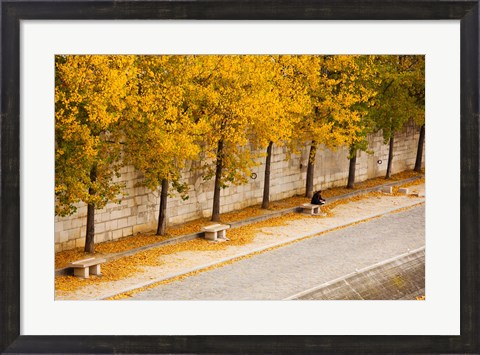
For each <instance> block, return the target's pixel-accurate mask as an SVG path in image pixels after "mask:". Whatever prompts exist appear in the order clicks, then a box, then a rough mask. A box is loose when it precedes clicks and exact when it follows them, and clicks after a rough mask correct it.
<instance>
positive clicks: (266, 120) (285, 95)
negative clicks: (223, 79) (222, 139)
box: [250, 55, 308, 209]
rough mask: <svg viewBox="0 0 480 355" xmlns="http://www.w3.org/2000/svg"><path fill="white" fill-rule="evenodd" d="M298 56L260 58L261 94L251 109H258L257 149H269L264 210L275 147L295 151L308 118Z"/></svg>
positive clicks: (254, 134)
mask: <svg viewBox="0 0 480 355" xmlns="http://www.w3.org/2000/svg"><path fill="white" fill-rule="evenodd" d="M298 60H299V57H298V56H291V55H276V56H258V57H256V69H255V72H256V81H257V91H256V92H255V93H254V94H253V95H251V96H250V99H251V101H253V102H251V104H250V105H251V107H252V108H257V109H258V111H257V112H256V113H255V117H254V118H253V120H252V125H251V128H252V138H251V141H252V142H253V144H254V146H255V147H257V146H258V147H260V148H261V149H265V150H266V152H265V178H264V187H263V199H262V208H264V209H267V208H268V207H269V203H270V170H271V159H272V151H273V146H274V145H278V146H288V147H289V150H290V151H294V148H293V147H294V146H293V145H292V143H293V136H294V132H295V129H296V128H297V126H298V124H299V122H300V121H301V119H302V117H303V116H304V115H305V114H306V112H305V111H306V107H308V106H307V105H306V101H307V100H308V97H307V95H306V90H305V88H304V86H303V85H301V82H300V81H299V80H297V79H298V77H297V76H296V75H295V65H296V63H297V62H298Z"/></svg>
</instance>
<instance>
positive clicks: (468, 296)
mask: <svg viewBox="0 0 480 355" xmlns="http://www.w3.org/2000/svg"><path fill="white" fill-rule="evenodd" d="M0 6H1V26H2V27H1V32H2V33H1V75H2V77H1V129H0V144H1V170H0V173H1V174H0V178H1V180H0V181H1V190H0V288H1V293H0V304H1V306H0V311H1V315H0V351H2V353H215V352H222V353H234V352H243V353H254V352H268V353H291V352H295V353H298V352H300V353H321V352H328V353H332V352H346V353H353V352H355V353H358V352H371V353H393V352H395V353H404V352H409V353H464V354H468V353H470V354H477V353H480V347H479V338H478V334H479V332H480V330H479V328H478V324H479V313H478V308H479V307H478V306H479V305H478V299H479V292H478V290H479V287H478V286H479V280H480V275H479V260H478V256H479V245H480V243H479V241H478V237H479V235H480V233H479V231H480V230H479V223H478V222H479V218H478V217H479V186H478V181H479V144H478V143H479V125H478V123H479V122H478V118H479V102H478V99H479V71H478V64H479V62H478V59H479V58H478V54H479V46H478V44H479V36H478V34H479V28H478V23H479V11H478V9H479V6H478V0H475V1H469V0H467V1H465V0H451V1H448V0H446V1H445V0H419V1H411V0H408V1H405V0H398V1H395V0H386V1H385V0H383V1H381V0H358V1H355V0H353V1H352V0H351V1H348V0H327V1H321V0H319V1H315V0H300V1H293V0H290V1H287V0H257V1H255V0H232V1H219V0H215V1H210V0H198V1H190V0H184V1H182V0H170V1H168V0H163V1H155V0H154V1H131V0H130V1H91V0H82V1H54V0H49V1H35V0H28V1H15V0H10V1H9V0H1V3H0ZM23 19H37V20H41V19H44V20H48V19H63V20H70V19H72V20H73V19H210V20H215V19H218V20H243V19H246V20H255V19H258V20H260V19H277V20H280V19H296V20H315V19H317V20H439V19H457V20H461V211H460V212H461V219H460V221H461V228H460V233H461V277H460V281H461V335H460V336H346V335H345V336H235V335H232V336H21V335H20V173H19V167H20V155H19V154H20V137H19V132H20V120H19V107H20V106H19V105H20V91H19V90H20V87H19V86H20V83H19V48H20V33H19V31H20V21H21V20H23ZM445 123H446V122H441V123H440V124H445Z"/></svg>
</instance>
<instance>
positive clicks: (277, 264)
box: [129, 205, 425, 300]
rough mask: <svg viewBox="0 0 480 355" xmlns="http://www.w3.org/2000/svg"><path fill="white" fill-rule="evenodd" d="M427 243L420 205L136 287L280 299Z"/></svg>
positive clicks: (164, 293) (168, 296)
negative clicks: (170, 280) (186, 275)
mask: <svg viewBox="0 0 480 355" xmlns="http://www.w3.org/2000/svg"><path fill="white" fill-rule="evenodd" d="M424 245H425V208H424V205H420V206H416V207H413V208H410V209H408V210H406V211H401V212H394V213H390V214H386V215H384V216H382V217H380V218H376V219H373V220H370V221H368V222H364V223H360V224H357V225H354V226H351V227H347V228H344V229H341V230H337V231H334V232H329V233H326V234H324V235H321V236H318V237H315V238H310V239H306V240H303V241H300V242H297V243H293V244H290V245H287V246H284V247H281V248H278V249H276V250H272V251H269V252H268V253H263V254H260V255H256V256H254V257H252V258H249V259H244V260H241V261H238V262H236V263H234V264H231V265H226V266H224V267H221V268H218V269H214V270H211V271H207V272H204V273H201V274H199V275H196V276H192V277H189V278H187V279H185V280H182V281H177V282H173V283H171V284H167V285H161V286H158V287H156V288H154V289H151V290H148V291H144V292H142V293H138V294H137V295H135V296H134V297H133V298H129V299H138V300H281V299H285V298H287V297H289V296H291V295H293V294H296V293H298V292H301V291H303V290H306V289H309V288H312V287H315V286H317V285H319V284H322V283H324V282H327V281H329V280H333V279H336V278H338V277H341V276H343V275H346V274H349V273H352V272H355V270H356V269H361V268H365V267H368V266H370V265H372V264H375V263H378V262H381V261H383V260H385V259H389V258H392V257H395V256H397V255H400V254H403V253H405V252H407V251H408V250H409V249H410V250H414V249H417V248H419V247H422V246H424Z"/></svg>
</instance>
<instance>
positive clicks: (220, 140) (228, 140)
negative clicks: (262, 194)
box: [189, 55, 257, 221]
mask: <svg viewBox="0 0 480 355" xmlns="http://www.w3.org/2000/svg"><path fill="white" fill-rule="evenodd" d="M195 59H196V63H197V65H196V70H197V72H196V77H195V79H194V80H192V84H191V86H190V88H189V97H190V100H189V102H190V104H189V105H190V109H191V111H192V114H193V116H194V117H196V119H197V120H198V123H199V124H200V125H201V127H203V129H204V135H203V142H202V148H203V154H204V159H203V168H204V179H205V180H210V179H212V178H214V181H215V183H214V195H213V209H212V221H219V220H220V192H221V190H222V189H224V188H226V187H227V186H229V185H230V184H243V183H246V182H247V181H248V177H249V176H250V175H251V168H252V167H253V166H255V165H256V162H255V159H254V158H255V156H254V155H252V152H251V150H250V147H249V141H248V131H249V127H250V120H251V119H252V118H253V116H254V112H255V111H256V109H255V108H253V107H252V106H251V105H250V103H251V101H250V100H249V96H250V95H252V94H253V93H254V92H255V90H256V86H257V81H256V79H255V71H254V70H253V68H254V61H255V57H254V56H239V55H231V56H230V55H229V56H219V55H211V56H197V57H195ZM246 103H249V104H246Z"/></svg>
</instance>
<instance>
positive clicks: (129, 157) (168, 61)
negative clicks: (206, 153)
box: [123, 55, 199, 235]
mask: <svg viewBox="0 0 480 355" xmlns="http://www.w3.org/2000/svg"><path fill="white" fill-rule="evenodd" d="M190 67H191V65H189V57H187V56H171V55H170V56H166V55H163V56H138V57H137V59H136V68H137V71H138V74H137V95H136V96H135V98H136V104H135V105H133V106H132V107H131V110H130V112H129V115H128V116H125V119H124V121H123V130H124V133H125V160H126V162H128V163H130V164H133V165H134V166H135V168H137V169H138V170H139V171H140V172H141V173H142V174H143V180H142V182H141V184H142V185H143V186H146V187H147V188H149V189H150V190H152V191H154V190H157V189H158V188H159V187H160V205H159V213H158V225H157V235H164V234H165V233H166V220H167V201H168V197H169V190H170V191H175V192H178V193H180V195H181V196H182V198H184V199H186V198H188V195H187V192H188V191H187V185H186V184H185V183H183V182H182V180H181V177H182V176H181V172H182V170H183V169H184V168H185V166H186V162H187V161H188V160H190V159H194V158H195V157H197V156H198V153H199V147H198V145H197V144H196V140H197V139H198V137H197V136H196V129H195V124H194V122H193V120H192V118H191V115H190V114H189V107H188V100H187V97H186V95H185V85H186V84H185V83H186V82H188V81H189V80H191V77H190V74H191V73H192V70H191V68H190ZM171 188H173V190H172V189H171Z"/></svg>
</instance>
